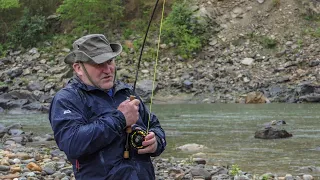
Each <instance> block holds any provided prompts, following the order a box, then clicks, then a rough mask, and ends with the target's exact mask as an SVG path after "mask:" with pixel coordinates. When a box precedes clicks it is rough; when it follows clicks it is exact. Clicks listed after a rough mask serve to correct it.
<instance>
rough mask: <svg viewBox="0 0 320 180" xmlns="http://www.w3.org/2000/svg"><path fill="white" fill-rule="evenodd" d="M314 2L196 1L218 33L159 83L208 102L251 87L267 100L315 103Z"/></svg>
mask: <svg viewBox="0 0 320 180" xmlns="http://www.w3.org/2000/svg"><path fill="white" fill-rule="evenodd" d="M319 6H320V2H319V1H297V0H291V1H283V0H266V1H263V0H251V1H249V0H238V1H231V0H223V1H201V2H199V4H198V7H199V9H200V12H202V14H205V15H207V16H208V17H210V19H211V20H212V22H213V24H214V28H213V29H214V30H215V31H218V33H217V34H214V35H213V36H212V37H211V39H210V43H209V44H210V45H208V46H207V47H206V48H204V50H203V52H202V53H201V54H199V56H198V57H197V58H196V59H194V60H191V61H188V62H181V63H178V64H175V65H174V66H173V67H172V66H171V67H170V69H171V70H170V71H169V72H165V71H163V73H162V74H161V77H162V78H160V79H161V80H160V81H159V83H160V84H161V83H163V85H162V87H174V86H177V87H181V89H184V90H185V91H187V92H192V93H193V94H195V97H194V99H201V100H203V99H205V101H208V102H239V101H240V102H241V101H242V98H241V96H242V95H244V94H246V93H248V92H251V91H261V92H263V93H264V94H265V96H267V97H268V98H269V99H270V100H271V102H302V101H309V102H310V101H312V102H315V101H316V102H319V95H318V94H317V92H318V91H319V86H318V81H319V78H320V76H319V66H318V65H319V61H320V48H319V37H320V36H319V12H320V8H319ZM217 25H218V26H217ZM161 65H162V64H161ZM161 65H160V66H161ZM168 66H170V65H168ZM181 82H185V83H184V84H183V83H181ZM181 89H179V90H177V89H174V91H175V92H176V93H178V92H179V91H181ZM171 94H172V93H171ZM189 97H191V96H190V95H189Z"/></svg>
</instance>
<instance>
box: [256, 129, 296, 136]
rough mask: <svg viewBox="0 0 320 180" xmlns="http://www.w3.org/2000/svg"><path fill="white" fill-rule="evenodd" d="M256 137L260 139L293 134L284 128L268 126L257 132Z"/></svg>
mask: <svg viewBox="0 0 320 180" xmlns="http://www.w3.org/2000/svg"><path fill="white" fill-rule="evenodd" d="M254 137H255V138H259V139H279V138H288V137H292V134H290V133H288V132H287V131H286V130H284V129H278V128H275V127H266V128H263V129H261V130H258V131H256V132H255V135H254Z"/></svg>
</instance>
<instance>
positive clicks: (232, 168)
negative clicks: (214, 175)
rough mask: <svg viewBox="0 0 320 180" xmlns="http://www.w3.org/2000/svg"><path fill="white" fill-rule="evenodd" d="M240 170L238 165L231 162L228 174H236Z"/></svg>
mask: <svg viewBox="0 0 320 180" xmlns="http://www.w3.org/2000/svg"><path fill="white" fill-rule="evenodd" d="M240 172H241V170H240V168H239V166H238V165H237V164H233V165H232V166H231V170H230V175H231V176H236V175H238V174H239V173H240Z"/></svg>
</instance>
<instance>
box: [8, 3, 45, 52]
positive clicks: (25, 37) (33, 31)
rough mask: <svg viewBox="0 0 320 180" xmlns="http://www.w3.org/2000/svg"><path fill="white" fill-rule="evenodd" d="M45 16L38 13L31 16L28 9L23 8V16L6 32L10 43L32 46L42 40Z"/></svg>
mask: <svg viewBox="0 0 320 180" xmlns="http://www.w3.org/2000/svg"><path fill="white" fill-rule="evenodd" d="M46 25H47V23H46V18H45V17H44V16H40V15H34V16H31V14H30V12H29V10H28V9H24V11H23V16H22V18H21V19H20V20H19V22H18V23H17V24H16V25H15V28H13V31H11V32H9V33H8V36H9V40H10V43H11V44H12V45H13V46H14V47H17V46H20V45H21V46H22V47H25V48H27V47H32V46H35V45H36V44H37V42H39V41H42V40H43V37H44V33H45V32H46Z"/></svg>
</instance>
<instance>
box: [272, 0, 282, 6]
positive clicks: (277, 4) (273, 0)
mask: <svg viewBox="0 0 320 180" xmlns="http://www.w3.org/2000/svg"><path fill="white" fill-rule="evenodd" d="M280 4H281V1H280V0H272V5H273V7H278V8H279V7H280Z"/></svg>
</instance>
